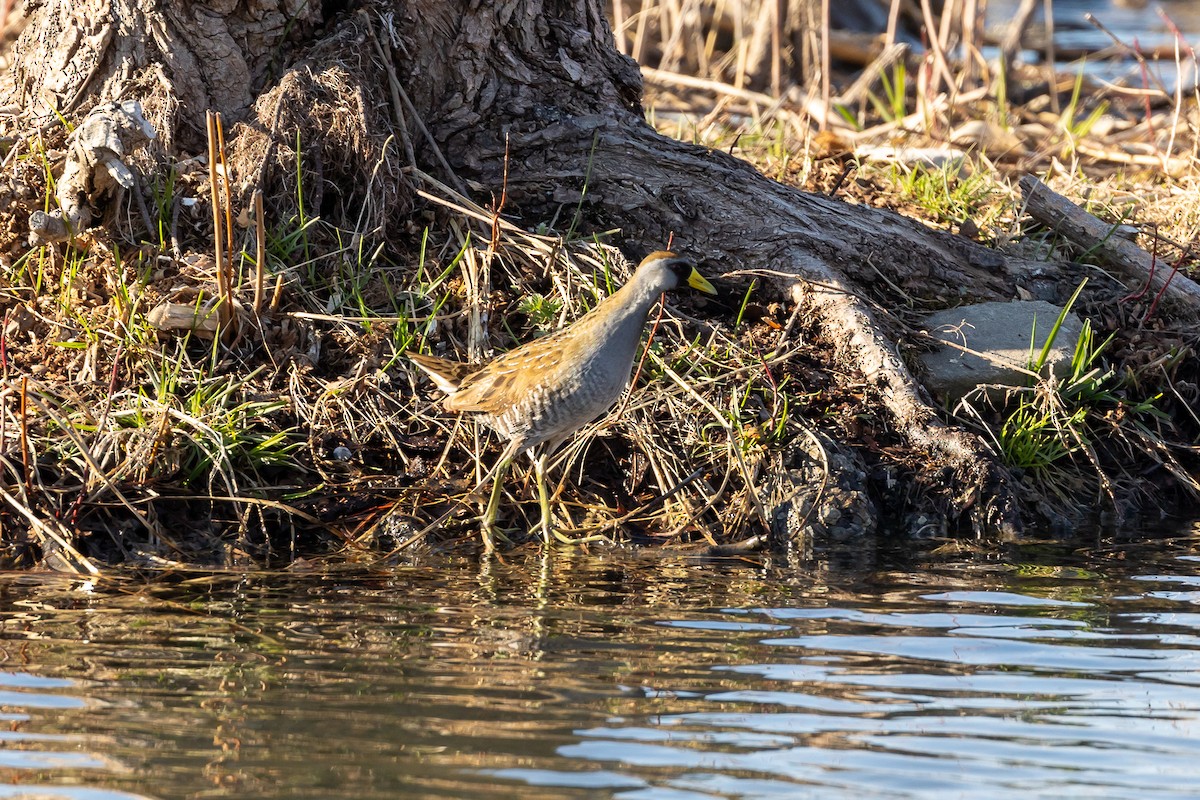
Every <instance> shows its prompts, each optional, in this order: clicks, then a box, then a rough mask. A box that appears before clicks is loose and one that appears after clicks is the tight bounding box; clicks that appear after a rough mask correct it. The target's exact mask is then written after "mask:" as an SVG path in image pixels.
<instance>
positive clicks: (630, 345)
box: [406, 250, 717, 552]
mask: <svg viewBox="0 0 1200 800" xmlns="http://www.w3.org/2000/svg"><path fill="white" fill-rule="evenodd" d="M685 284H686V285H687V286H690V287H691V288H693V289H696V290H698V291H701V292H704V293H706V294H712V295H715V294H717V290H716V289H715V288H713V285H712V284H711V283H709V281H708V280H707V279H706V278H705V277H704V276H703V275H701V274H700V272H699V271H698V270H697V269H696V267H695V266H694V265H693V264H692V262H691V261H690V260H689V259H687V258H685V257H682V256H679V255H677V254H675V253H673V252H671V251H669V250H658V251H655V252H653V253H650V254H649V255H648V256H646V257H645V258H643V259H642V261H641V263H639V264H638V267H637V269H636V270H634V272H633V276H632V277H631V278H630V279H629V282H628V283H626V284H625V285H624V286H622V287H621V288H620V289H618V290H617V291H616V292H614V293H613V294H612V295H610V296H609V297H607V298H605V299H604V300H603V301H602V302H601V303H600V304H599V305H597V306H596V307H595V308H593V309H592V310H591V311H589V312H588V313H587V314H585V315H584V316H583V317H581V318H580V319H578V320H576V321H575V322H574V323H572V324H571V325H569V326H567V327H565V328H562V329H560V330H558V331H556V332H554V333H552V334H550V335H548V336H544V337H542V338H540V339H535V340H534V341H532V342H527V343H526V344H523V345H521V346H520V347H517V348H515V349H513V350H510V351H508V352H506V353H503V354H501V355H500V356H498V357H497V358H495V359H493V360H492V361H489V362H487V363H485V364H482V365H480V364H468V363H464V362H460V361H450V360H447V359H444V358H438V357H437V356H431V355H426V354H424V353H419V352H415V351H412V350H410V351H408V352H407V353H406V355H407V356H408V358H409V359H410V360H411V361H412V363H413V364H414V365H416V366H417V367H418V368H420V369H421V371H423V372H424V373H425V374H427V375H428V376H429V378H430V379H432V381H433V383H434V384H435V385H436V386H437V388H439V389H440V390H441V391H443V392H445V394H446V399H445V400H444V401H443V407H444V408H445V409H446V410H447V411H452V412H472V413H474V414H476V415H478V417H479V419H480V420H481V421H482V422H483V423H484V424H485V425H487V426H488V427H490V428H491V429H493V430H494V431H496V432H497V433H498V434H500V436H502V437H504V438H506V439H507V440H508V446H507V447H506V448H505V449H504V451H503V453H502V454H501V456H500V459H499V461H497V463H496V466H495V467H494V468H493V470H492V473H493V474H492V492H491V496H490V497H489V499H488V504H487V506H486V508H485V510H484V514H483V517H482V536H483V543H484V548H485V550H486V551H488V552H491V551H492V550H493V549H494V548H495V544H494V541H493V540H494V536H495V533H496V515H497V510H498V506H499V501H500V485H501V481H502V479H503V477H504V475H505V473H506V472H507V470H508V468H509V466H510V464H511V463H512V460H513V459H514V458H515V457H516V456H517V454H518V453H520V452H522V451H523V452H525V453H526V454H527V455H528V456H529V458H530V460H531V461H532V462H533V467H534V473H535V477H536V479H537V488H538V502H539V505H540V506H541V520H540V523H539V527H540V528H541V532H542V538H543V540H544V541H545V543H546V544H547V545H549V544H551V536H552V532H551V525H550V500H549V497H548V495H547V492H546V463H547V459H548V458H549V457H550V456H551V455H552V454H553V453H554V451H555V450H557V449H558V448H559V447H561V446H562V444H563V443H564V442H566V441H567V440H568V439H570V438H571V436H572V435H574V434H575V432H576V431H578V430H579V429H580V428H582V427H583V426H584V425H586V424H587V423H588V422H591V421H592V420H593V419H596V418H597V417H599V416H600V415H601V414H603V413H604V412H606V411H607V410H608V409H609V407H611V406H612V405H613V404H614V403H615V402H616V401H617V399H618V398H620V396H621V394H622V393H624V391H625V387H626V386H628V385H629V380H630V377H631V373H632V372H633V361H634V357H635V356H636V355H637V349H638V343H639V342H640V341H641V338H642V330H643V329H644V328H645V326H646V317H647V315H648V314H649V313H650V309H651V308H652V307H653V306H654V303H655V302H656V301H657V300H658V298H659V297H660V296H661V295H662V294H663V293H664V292H669V291H672V290H674V289H677V288H679V287H681V286H683V285H685ZM553 535H554V536H556V537H558V538H559V539H560V540H563V541H570V539H567V538H565V537H563V536H562V535H560V534H558V532H553Z"/></svg>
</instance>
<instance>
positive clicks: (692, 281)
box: [687, 267, 717, 294]
mask: <svg viewBox="0 0 1200 800" xmlns="http://www.w3.org/2000/svg"><path fill="white" fill-rule="evenodd" d="M687 283H688V286H690V287H692V288H693V289H696V290H697V291H701V292H704V293H705V294H716V293H717V290H716V289H714V288H713V285H712V284H711V283H709V282H708V279H707V278H705V277H704V276H703V275H701V274H700V273H699V272H697V271H696V268H695V267H692V273H691V274H690V275H688V279H687Z"/></svg>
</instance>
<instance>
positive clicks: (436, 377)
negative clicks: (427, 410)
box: [404, 350, 479, 395]
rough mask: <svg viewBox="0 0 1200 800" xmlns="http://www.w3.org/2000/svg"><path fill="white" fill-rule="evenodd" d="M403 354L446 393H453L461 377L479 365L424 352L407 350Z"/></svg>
mask: <svg viewBox="0 0 1200 800" xmlns="http://www.w3.org/2000/svg"><path fill="white" fill-rule="evenodd" d="M404 355H406V356H408V360H409V361H411V362H413V363H414V364H416V365H417V366H418V367H420V369H421V371H422V372H424V373H425V374H426V375H428V376H429V377H430V378H432V379H433V382H434V383H435V384H437V387H438V388H439V389H441V390H442V391H443V392H445V393H446V394H451V395H452V394H454V393H455V392H457V391H458V387H459V386H460V385H462V382H463V379H464V378H466V377H467V376H468V375H470V374H471V373H473V372H475V371H476V370H477V369H479V367H477V366H475V365H474V364H464V363H462V362H461V361H447V360H446V359H444V358H438V357H437V356H427V355H425V354H424V353H414V352H413V351H411V350H409V351H407V352H406V353H405V354H404Z"/></svg>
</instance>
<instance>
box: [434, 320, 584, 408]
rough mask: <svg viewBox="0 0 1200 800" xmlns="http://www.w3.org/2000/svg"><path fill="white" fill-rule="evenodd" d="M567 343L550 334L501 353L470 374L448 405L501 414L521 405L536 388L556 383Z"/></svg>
mask: <svg viewBox="0 0 1200 800" xmlns="http://www.w3.org/2000/svg"><path fill="white" fill-rule="evenodd" d="M560 333H562V331H560ZM564 344H566V340H565V337H561V336H559V335H558V334H551V335H550V336H546V337H544V338H542V339H538V340H536V341H533V342H529V343H528V344H525V345H522V346H521V347H518V348H517V349H516V350H510V351H508V352H507V353H504V354H502V355H500V356H499V357H497V358H496V359H495V360H493V361H489V362H488V363H487V364H485V365H484V366H483V367H482V368H481V369H480V370H479V371H478V372H475V373H473V374H471V375H469V376H467V377H466V378H465V379H464V380H463V381H462V384H461V385H460V386H459V388H458V391H457V392H456V393H455V394H454V396H453V397H451V398H448V399H447V400H446V407H447V408H451V409H453V410H455V411H481V412H483V413H485V414H502V413H504V412H505V411H507V410H509V409H510V408H512V407H513V406H515V405H519V404H520V403H521V402H522V401H524V400H526V399H527V398H528V396H529V393H530V392H532V391H534V390H535V389H536V388H538V387H544V386H547V385H551V386H552V385H556V384H557V382H558V381H559V377H558V376H559V374H560V371H561V370H562V369H563V366H564V364H563V355H564Z"/></svg>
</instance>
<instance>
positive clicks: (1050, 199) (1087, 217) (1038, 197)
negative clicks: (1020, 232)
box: [1020, 175, 1200, 316]
mask: <svg viewBox="0 0 1200 800" xmlns="http://www.w3.org/2000/svg"><path fill="white" fill-rule="evenodd" d="M1020 184H1021V190H1022V191H1023V192H1024V193H1025V210H1026V211H1027V212H1029V215H1030V216H1031V217H1033V218H1034V219H1035V220H1037V221H1038V222H1040V223H1041V224H1042V225H1045V226H1046V227H1047V228H1049V229H1050V230H1052V231H1054V232H1056V233H1059V234H1061V235H1062V236H1064V237H1066V239H1067V240H1069V241H1071V242H1073V243H1074V244H1076V245H1078V246H1079V247H1082V248H1084V249H1085V250H1089V251H1092V252H1094V253H1095V254H1096V256H1098V257H1099V259H1100V261H1102V262H1104V263H1107V264H1110V265H1112V266H1113V267H1114V268H1116V269H1117V270H1118V271H1119V272H1120V273H1121V275H1122V276H1123V277H1124V278H1126V279H1127V280H1128V281H1129V282H1130V283H1131V284H1132V285H1134V286H1138V287H1140V286H1145V285H1147V282H1149V289H1150V291H1151V292H1153V293H1156V294H1157V293H1159V292H1162V291H1163V289H1164V287H1165V289H1166V291H1165V294H1164V297H1165V298H1167V299H1169V300H1174V301H1177V302H1178V303H1179V304H1180V305H1181V307H1182V308H1184V309H1188V310H1189V312H1188V313H1189V315H1193V316H1194V314H1195V309H1196V308H1197V307H1198V306H1200V286H1197V285H1196V282H1195V281H1193V280H1192V279H1191V278H1189V277H1188V276H1187V275H1184V274H1182V273H1180V272H1176V271H1175V270H1173V269H1172V268H1171V267H1172V265H1171V264H1170V263H1168V262H1165V261H1164V259H1162V258H1155V257H1154V256H1153V255H1151V254H1150V253H1147V252H1146V251H1145V250H1143V249H1142V248H1141V247H1139V246H1138V245H1137V244H1136V243H1135V242H1134V241H1133V240H1132V239H1131V238H1129V237H1128V236H1127V235H1126V234H1127V232H1133V233H1136V232H1137V229H1136V228H1131V227H1130V226H1128V225H1121V224H1115V225H1114V224H1111V223H1108V222H1105V221H1104V220H1102V219H1099V218H1098V217H1095V216H1093V215H1092V214H1089V213H1088V212H1087V211H1085V210H1084V209H1082V208H1080V207H1079V206H1077V205H1075V203H1073V202H1071V201H1070V200H1068V199H1067V198H1065V197H1063V196H1062V195H1060V194H1058V193H1057V192H1055V191H1054V190H1053V189H1051V188H1050V187H1049V186H1047V185H1046V184H1044V183H1042V182H1041V181H1040V180H1038V179H1037V178H1036V177H1034V176H1033V175H1026V176H1025V177H1023V178H1021V181H1020ZM1123 229H1128V230H1123Z"/></svg>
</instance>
